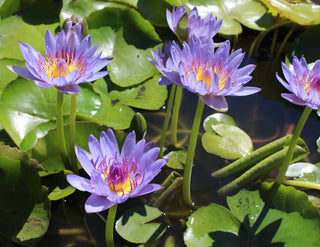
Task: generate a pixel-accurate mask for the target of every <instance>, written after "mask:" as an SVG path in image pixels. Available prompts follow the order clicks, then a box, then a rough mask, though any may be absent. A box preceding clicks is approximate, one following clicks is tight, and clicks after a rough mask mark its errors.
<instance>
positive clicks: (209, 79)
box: [148, 38, 260, 111]
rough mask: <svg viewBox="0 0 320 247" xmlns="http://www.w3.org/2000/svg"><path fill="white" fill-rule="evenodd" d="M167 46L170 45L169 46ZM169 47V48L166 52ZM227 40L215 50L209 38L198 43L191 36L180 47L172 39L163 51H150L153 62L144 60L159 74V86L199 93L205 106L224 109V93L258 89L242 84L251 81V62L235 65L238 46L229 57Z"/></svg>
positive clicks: (247, 92) (239, 53)
mask: <svg viewBox="0 0 320 247" xmlns="http://www.w3.org/2000/svg"><path fill="white" fill-rule="evenodd" d="M169 46H170V47H169ZM168 50H170V51H168ZM229 52H230V42H229V41H226V42H224V43H223V44H222V45H221V46H220V47H219V48H218V49H217V50H216V51H215V50H214V44H213V41H212V40H208V41H207V42H206V43H202V42H201V40H200V39H197V38H193V39H191V40H190V41H189V44H187V43H185V42H184V43H183V48H182V49H181V48H180V46H179V45H177V44H176V43H175V42H174V41H173V42H172V43H171V45H170V44H167V45H165V52H164V54H162V53H161V51H160V50H158V53H157V52H155V51H152V55H153V58H154V60H155V61H153V60H152V59H151V58H149V57H148V60H149V61H150V63H151V64H152V65H154V66H155V67H156V68H158V70H159V71H160V72H161V73H162V75H163V77H162V78H161V79H160V80H159V84H160V85H169V84H171V83H175V84H177V85H178V86H181V87H184V88H186V89H188V90H189V91H190V92H193V93H197V94H199V96H200V98H201V100H202V101H203V102H204V103H205V104H207V105H208V106H210V107H212V108H214V109H217V110H220V111H227V110H228V103H227V101H226V99H225V97H224V96H245V95H250V94H254V93H257V92H259V91H260V88H257V87H243V85H244V84H245V83H247V82H248V81H250V80H251V78H252V77H251V76H250V73H251V72H252V71H253V70H254V68H255V65H253V64H250V65H246V66H244V67H242V68H238V67H239V66H240V64H241V62H242V60H243V58H244V55H245V54H244V53H242V50H241V49H238V50H236V51H234V52H233V53H232V54H231V55H230V56H229Z"/></svg>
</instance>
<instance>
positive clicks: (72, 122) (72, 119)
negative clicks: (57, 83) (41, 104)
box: [69, 94, 78, 174]
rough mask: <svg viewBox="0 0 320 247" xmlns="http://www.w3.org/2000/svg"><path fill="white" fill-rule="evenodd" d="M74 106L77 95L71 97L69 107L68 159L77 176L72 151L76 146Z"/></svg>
mask: <svg viewBox="0 0 320 247" xmlns="http://www.w3.org/2000/svg"><path fill="white" fill-rule="evenodd" d="M76 104H77V95H76V94H73V95H71V106H70V130H69V132H70V140H69V143H70V146H69V151H70V159H71V166H72V171H73V172H74V173H75V174H78V167H77V157H76V154H75V151H74V146H75V144H76Z"/></svg>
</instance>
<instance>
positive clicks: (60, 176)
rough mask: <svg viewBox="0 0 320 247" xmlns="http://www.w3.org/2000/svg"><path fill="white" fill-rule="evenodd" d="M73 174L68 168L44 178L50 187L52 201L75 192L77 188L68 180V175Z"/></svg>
mask: <svg viewBox="0 0 320 247" xmlns="http://www.w3.org/2000/svg"><path fill="white" fill-rule="evenodd" d="M67 174H72V172H70V171H68V170H64V171H61V172H59V173H57V174H52V175H49V176H46V177H44V178H43V181H44V182H43V184H44V185H45V186H47V187H48V190H49V195H48V198H49V199H50V200H51V201H57V200H60V199H62V198H64V197H67V196H68V195H71V194H72V193H73V192H75V190H76V189H75V188H74V187H72V186H71V185H70V184H69V183H68V182H67V180H66V175H67Z"/></svg>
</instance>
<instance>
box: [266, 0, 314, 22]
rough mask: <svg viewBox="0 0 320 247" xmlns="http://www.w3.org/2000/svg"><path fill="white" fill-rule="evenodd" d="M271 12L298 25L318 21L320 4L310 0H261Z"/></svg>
mask: <svg viewBox="0 0 320 247" xmlns="http://www.w3.org/2000/svg"><path fill="white" fill-rule="evenodd" d="M262 2H263V3H265V4H266V5H267V6H268V7H269V8H270V9H271V11H273V12H276V13H279V14H280V16H281V17H286V18H288V19H290V20H292V21H294V22H296V23H298V24H300V25H315V24H319V23H320V5H319V4H316V3H313V2H312V1H299V2H296V1H286V0H262Z"/></svg>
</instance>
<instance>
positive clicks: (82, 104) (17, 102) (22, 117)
mask: <svg viewBox="0 0 320 247" xmlns="http://www.w3.org/2000/svg"><path fill="white" fill-rule="evenodd" d="M56 98H57V90H56V89H55V88H40V87H38V86H36V85H35V84H34V83H33V82H32V81H29V80H26V79H22V78H20V77H19V78H18V79H17V80H15V81H13V82H11V83H10V84H8V86H7V87H6V88H5V90H4V91H3V94H2V97H1V101H0V104H1V109H0V119H1V123H2V125H3V127H4V129H5V130H6V131H7V133H8V134H9V135H10V137H11V138H12V139H13V141H14V142H15V143H16V145H18V146H20V144H21V142H22V141H23V139H24V138H25V137H26V136H27V134H28V133H29V132H30V131H34V130H36V127H37V126H39V125H41V124H44V123H48V122H49V121H50V120H55V119H56ZM69 98H70V96H69V95H66V96H65V99H64V101H65V102H64V112H65V113H66V114H69V112H70V99H69ZM100 107H101V99H100V97H99V96H98V95H97V94H96V93H95V92H94V91H93V89H92V87H91V86H90V85H89V84H88V85H82V90H81V93H80V94H79V96H78V97H77V112H78V113H79V114H83V115H86V116H93V115H95V114H97V112H98V111H99V109H100ZM42 127H45V128H40V129H39V131H37V133H36V135H38V136H40V137H41V136H43V133H44V134H46V131H48V130H49V129H48V128H52V124H46V125H42ZM46 128H47V129H46ZM40 132H41V133H42V134H41V133H40ZM32 138H34V136H33V137H32ZM27 143H30V145H33V144H34V142H31V141H27V142H26V143H25V145H24V148H25V149H26V150H27V149H29V148H31V147H32V146H28V145H26V144H27Z"/></svg>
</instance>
